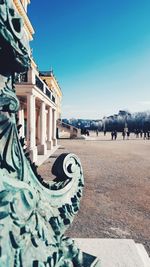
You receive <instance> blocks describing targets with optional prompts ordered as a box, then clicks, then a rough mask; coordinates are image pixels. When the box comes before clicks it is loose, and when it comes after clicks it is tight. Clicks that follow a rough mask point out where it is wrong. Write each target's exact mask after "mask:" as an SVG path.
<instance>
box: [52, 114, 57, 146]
mask: <svg viewBox="0 0 150 267" xmlns="http://www.w3.org/2000/svg"><path fill="white" fill-rule="evenodd" d="M56 127H57V126H56V110H55V109H53V134H52V139H53V145H54V146H56V145H57V139H56Z"/></svg>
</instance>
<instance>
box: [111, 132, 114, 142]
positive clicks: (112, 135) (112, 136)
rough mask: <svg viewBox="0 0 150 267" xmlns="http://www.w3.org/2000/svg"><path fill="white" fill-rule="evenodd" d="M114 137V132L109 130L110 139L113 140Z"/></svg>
mask: <svg viewBox="0 0 150 267" xmlns="http://www.w3.org/2000/svg"><path fill="white" fill-rule="evenodd" d="M113 139H114V132H113V131H112V132H111V140H113Z"/></svg>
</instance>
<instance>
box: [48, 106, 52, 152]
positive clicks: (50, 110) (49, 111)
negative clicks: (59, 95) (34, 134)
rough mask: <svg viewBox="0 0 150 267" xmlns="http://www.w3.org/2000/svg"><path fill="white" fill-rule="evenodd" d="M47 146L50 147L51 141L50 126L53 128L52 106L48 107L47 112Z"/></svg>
mask: <svg viewBox="0 0 150 267" xmlns="http://www.w3.org/2000/svg"><path fill="white" fill-rule="evenodd" d="M47 122H48V123H47V127H48V129H47V148H48V149H52V147H53V142H52V128H53V120H52V107H50V106H49V107H48V114H47Z"/></svg>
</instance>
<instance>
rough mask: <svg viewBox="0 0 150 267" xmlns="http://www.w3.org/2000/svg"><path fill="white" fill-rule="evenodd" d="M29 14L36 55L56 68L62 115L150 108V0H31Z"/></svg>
mask: <svg viewBox="0 0 150 267" xmlns="http://www.w3.org/2000/svg"><path fill="white" fill-rule="evenodd" d="M28 14H29V18H30V20H31V22H32V25H33V27H34V29H35V32H36V33H35V36H34V41H32V42H31V47H32V48H33V56H34V59H35V60H36V62H37V64H38V68H39V69H40V70H50V68H51V67H52V68H53V70H54V73H55V75H56V77H57V79H58V81H59V84H60V86H61V88H62V92H63V104H62V111H63V112H62V116H63V117H66V118H72V117H76V118H93V119H98V118H102V117H103V116H104V115H111V114H113V113H116V112H117V111H118V110H119V109H128V110H129V111H130V112H135V111H142V110H150V0H43V1H37V0H31V4H30V5H29V7H28Z"/></svg>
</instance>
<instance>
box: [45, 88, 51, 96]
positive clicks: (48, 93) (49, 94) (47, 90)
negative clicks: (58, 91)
mask: <svg viewBox="0 0 150 267" xmlns="http://www.w3.org/2000/svg"><path fill="white" fill-rule="evenodd" d="M46 95H47V96H48V97H49V98H50V99H51V92H50V90H49V89H48V88H47V87H46Z"/></svg>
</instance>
